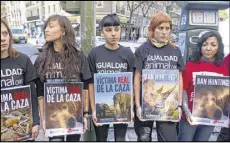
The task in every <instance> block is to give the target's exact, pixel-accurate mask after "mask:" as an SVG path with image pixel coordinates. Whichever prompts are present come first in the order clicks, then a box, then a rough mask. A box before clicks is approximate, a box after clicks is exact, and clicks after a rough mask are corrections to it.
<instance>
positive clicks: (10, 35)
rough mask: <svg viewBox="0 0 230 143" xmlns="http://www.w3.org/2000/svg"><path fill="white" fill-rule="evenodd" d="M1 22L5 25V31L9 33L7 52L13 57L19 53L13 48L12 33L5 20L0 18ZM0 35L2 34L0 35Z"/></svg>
mask: <svg viewBox="0 0 230 143" xmlns="http://www.w3.org/2000/svg"><path fill="white" fill-rule="evenodd" d="M1 24H3V25H5V26H6V29H7V32H8V33H9V37H10V41H9V48H8V54H9V57H10V58H15V57H17V56H18V55H19V53H18V51H17V50H15V49H14V48H13V34H12V32H11V30H10V27H9V26H8V24H7V23H6V21H5V20H3V19H2V18H1ZM1 36H2V35H1Z"/></svg>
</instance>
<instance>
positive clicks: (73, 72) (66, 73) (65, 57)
mask: <svg viewBox="0 0 230 143" xmlns="http://www.w3.org/2000/svg"><path fill="white" fill-rule="evenodd" d="M55 20H57V21H58V22H59V24H60V27H61V30H62V31H63V32H65V34H64V35H62V37H61V42H62V47H63V48H64V51H63V52H60V55H61V64H62V65H63V67H62V68H63V78H64V79H65V80H68V79H71V78H79V76H80V75H79V73H80V65H81V57H80V50H79V49H78V47H79V46H78V45H77V43H76V41H75V33H74V30H73V28H72V24H71V22H70V20H69V19H68V18H67V17H65V16H61V15H52V16H50V17H49V18H48V19H47V21H46V22H45V24H44V34H45V29H46V27H47V25H48V23H49V22H50V21H55ZM42 48H43V50H42V53H41V54H40V55H39V59H40V61H38V62H39V63H38V64H39V66H38V69H37V72H38V75H39V77H40V79H41V80H42V81H43V80H44V78H45V74H46V72H47V70H48V68H49V66H50V65H51V64H52V62H53V59H54V58H55V57H54V54H55V51H54V43H53V42H47V41H46V43H45V44H44V45H43V47H42ZM73 76H76V77H73Z"/></svg>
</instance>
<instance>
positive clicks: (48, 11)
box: [48, 5, 50, 14]
mask: <svg viewBox="0 0 230 143" xmlns="http://www.w3.org/2000/svg"><path fill="white" fill-rule="evenodd" d="M48 14H50V5H49V6H48Z"/></svg>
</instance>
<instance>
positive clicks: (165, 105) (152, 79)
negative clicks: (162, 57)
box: [142, 69, 179, 121]
mask: <svg viewBox="0 0 230 143" xmlns="http://www.w3.org/2000/svg"><path fill="white" fill-rule="evenodd" d="M178 96H179V71H178V70H163V69H154V70H151V69H144V70H143V71H142V110H143V116H142V117H143V120H146V121H147V120H158V121H178V120H179V113H178V109H177V107H178Z"/></svg>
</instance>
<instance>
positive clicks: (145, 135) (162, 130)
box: [134, 116, 178, 141]
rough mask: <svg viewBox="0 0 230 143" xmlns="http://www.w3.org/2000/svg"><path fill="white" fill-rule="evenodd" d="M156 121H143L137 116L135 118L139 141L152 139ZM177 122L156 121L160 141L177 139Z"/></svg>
mask: <svg viewBox="0 0 230 143" xmlns="http://www.w3.org/2000/svg"><path fill="white" fill-rule="evenodd" d="M153 122H154V121H145V122H142V121H140V120H139V118H138V117H137V116H135V118H134V129H135V132H136V134H137V141H151V140H152V128H153ZM177 124H178V123H174V122H168V121H156V132H157V139H158V141H177Z"/></svg>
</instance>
